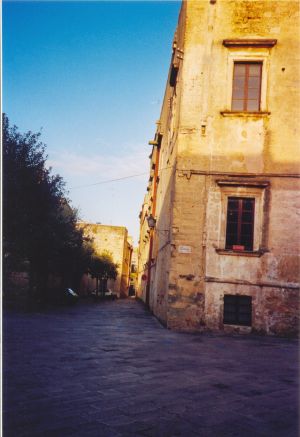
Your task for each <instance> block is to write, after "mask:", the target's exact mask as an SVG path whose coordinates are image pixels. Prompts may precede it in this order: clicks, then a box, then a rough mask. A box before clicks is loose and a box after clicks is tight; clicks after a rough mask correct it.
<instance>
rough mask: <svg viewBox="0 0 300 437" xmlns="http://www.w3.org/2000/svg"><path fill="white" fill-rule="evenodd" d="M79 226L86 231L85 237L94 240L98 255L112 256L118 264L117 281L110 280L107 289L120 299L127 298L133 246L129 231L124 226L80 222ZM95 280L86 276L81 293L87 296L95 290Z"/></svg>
mask: <svg viewBox="0 0 300 437" xmlns="http://www.w3.org/2000/svg"><path fill="white" fill-rule="evenodd" d="M78 226H80V227H82V228H83V229H84V235H85V236H87V237H90V238H92V239H93V246H94V248H95V251H96V253H97V254H98V255H101V254H102V253H103V252H108V253H110V254H111V256H112V259H113V262H114V263H117V264H118V266H119V267H118V276H117V279H116V280H112V279H109V280H108V283H107V287H108V288H109V289H111V290H112V291H113V292H114V293H116V294H117V296H118V297H127V296H128V289H129V277H130V266H131V255H132V245H131V244H130V237H128V231H127V229H126V228H125V227H124V226H109V225H101V224H94V223H85V222H80V223H79V224H78ZM95 286H96V284H95V280H93V279H92V278H91V277H90V275H84V277H83V279H82V283H81V293H83V294H87V293H88V292H90V291H92V290H93V289H95Z"/></svg>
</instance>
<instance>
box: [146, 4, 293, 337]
mask: <svg viewBox="0 0 300 437" xmlns="http://www.w3.org/2000/svg"><path fill="white" fill-rule="evenodd" d="M298 80H299V4H298V2H297V1H268V0H265V1H263V0H262V1H254V0H253V1H243V0H233V1H231V0H226V1H225V0H211V1H209V0H201V1H199V0H188V1H185V2H183V4H182V8H181V12H180V16H179V21H178V27H177V30H176V33H175V37H174V41H173V51H172V59H171V66H170V70H169V76H168V81H167V86H166V90H165V96H164V100H163V105H162V110H161V115H160V120H159V121H158V122H157V130H156V133H155V138H154V140H153V141H150V143H149V144H150V145H152V152H151V155H150V177H149V183H148V187H147V193H146V196H145V199H144V203H143V206H142V210H141V213H140V226H141V233H140V243H139V268H138V270H139V277H138V283H139V286H138V295H139V297H140V298H142V299H143V300H144V301H145V302H147V303H148V304H149V306H150V309H151V310H152V311H153V313H154V314H155V315H156V316H157V317H158V318H159V319H160V320H161V321H162V322H163V323H164V324H165V325H166V326H167V327H169V328H171V329H177V330H186V331H199V330H203V329H209V330H222V331H223V330H224V331H237V332H262V333H268V334H277V335H294V334H295V333H296V332H297V331H298V323H299V320H298V308H299V235H300V233H299V227H300V226H299V215H300V214H299V146H298V138H299V132H298V130H299V124H298V123H297V118H298V115H299V82H298ZM152 219H154V220H152ZM148 222H149V223H148ZM149 224H150V227H149Z"/></svg>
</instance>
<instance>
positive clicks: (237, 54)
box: [225, 48, 269, 115]
mask: <svg viewBox="0 0 300 437" xmlns="http://www.w3.org/2000/svg"><path fill="white" fill-rule="evenodd" d="M235 63H261V81H260V105H259V107H260V109H259V111H244V110H243V111H234V110H232V109H231V104H232V96H233V71H234V64H235ZM268 75H269V51H268V49H264V48H261V49H260V50H259V51H258V50H257V49H256V50H251V49H247V51H245V49H244V50H240V49H234V50H232V51H230V52H229V53H228V57H227V77H226V80H227V95H226V108H227V109H226V111H225V112H229V113H233V114H234V113H243V114H245V115H247V114H248V113H249V114H251V113H253V112H254V113H258V114H259V113H265V112H268V108H267V86H268V83H267V77H268Z"/></svg>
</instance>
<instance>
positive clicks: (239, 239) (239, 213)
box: [225, 196, 255, 252]
mask: <svg viewBox="0 0 300 437" xmlns="http://www.w3.org/2000/svg"><path fill="white" fill-rule="evenodd" d="M232 200H237V201H238V205H237V222H236V229H235V231H236V232H235V233H236V234H237V236H236V237H237V241H236V242H235V244H232V245H231V244H228V240H229V235H230V232H229V229H228V228H229V224H230V221H229V211H230V209H229V204H230V201H232ZM247 200H248V201H250V200H251V204H252V209H251V211H248V212H249V213H250V214H251V221H250V223H245V222H244V221H243V213H244V212H245V209H244V201H247ZM231 211H233V210H231ZM254 219H255V198H253V197H236V196H229V197H227V216H226V235H225V249H226V250H243V251H248V252H253V241H254ZM231 223H232V222H231ZM243 224H249V225H251V249H249V248H247V247H246V246H245V245H242V242H243V240H244V235H243V232H242V227H243ZM229 246H232V247H229ZM234 246H236V247H234ZM237 247H239V249H237ZM242 247H243V248H242ZM245 247H246V248H245Z"/></svg>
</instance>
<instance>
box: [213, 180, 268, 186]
mask: <svg viewBox="0 0 300 437" xmlns="http://www.w3.org/2000/svg"><path fill="white" fill-rule="evenodd" d="M216 183H217V184H218V185H219V186H225V187H232V186H234V187H256V188H266V187H268V186H269V185H270V182H269V181H237V180H234V181H233V180H226V179H222V180H217V181H216Z"/></svg>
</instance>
